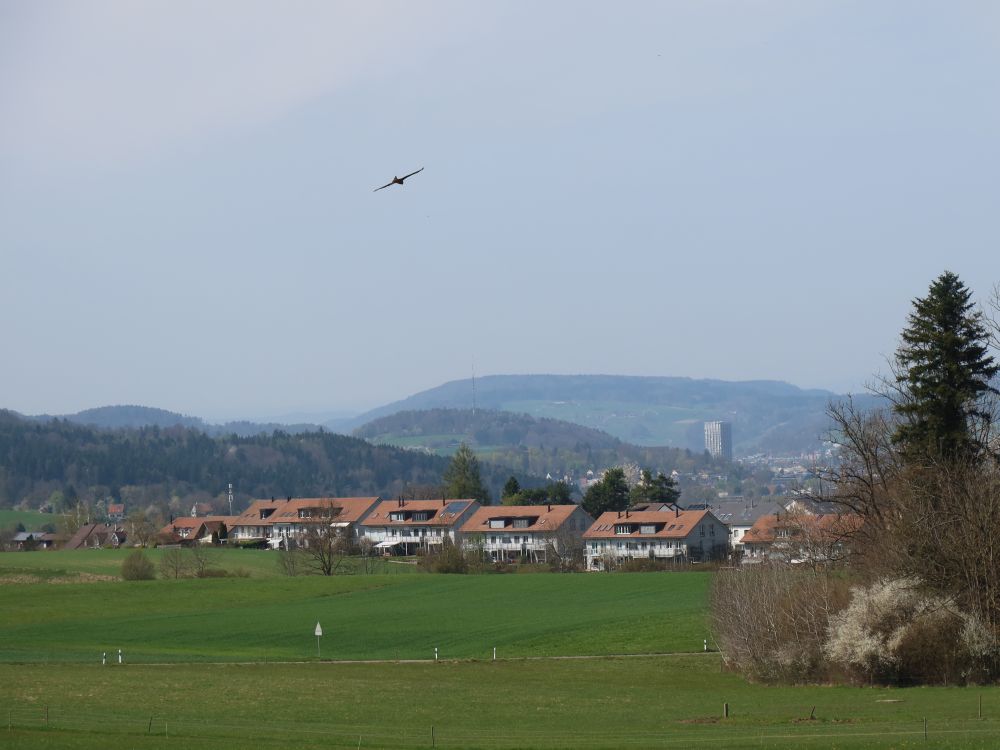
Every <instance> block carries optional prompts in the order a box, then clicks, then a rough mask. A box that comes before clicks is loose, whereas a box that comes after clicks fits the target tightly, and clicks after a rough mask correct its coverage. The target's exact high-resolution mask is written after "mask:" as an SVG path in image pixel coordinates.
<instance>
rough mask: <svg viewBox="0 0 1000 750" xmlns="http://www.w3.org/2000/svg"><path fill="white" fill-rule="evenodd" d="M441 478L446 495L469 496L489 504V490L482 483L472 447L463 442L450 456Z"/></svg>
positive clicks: (477, 460)
mask: <svg viewBox="0 0 1000 750" xmlns="http://www.w3.org/2000/svg"><path fill="white" fill-rule="evenodd" d="M443 479H444V491H445V494H446V495H447V496H448V497H454V498H471V499H473V500H478V501H479V502H481V503H482V504H483V505H489V504H490V493H489V490H487V489H486V485H484V484H483V478H482V475H481V474H480V472H479V459H478V458H476V454H475V453H474V452H473V451H472V448H470V447H469V446H467V445H466V444H465V443H462V444H461V445H460V446H459V447H458V450H457V451H455V455H454V456H452V457H451V463H450V464H448V468H447V469H445V472H444V477H443Z"/></svg>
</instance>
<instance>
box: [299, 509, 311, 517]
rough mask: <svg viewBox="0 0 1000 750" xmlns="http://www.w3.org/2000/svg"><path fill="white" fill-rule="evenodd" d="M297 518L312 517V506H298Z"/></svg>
mask: <svg viewBox="0 0 1000 750" xmlns="http://www.w3.org/2000/svg"><path fill="white" fill-rule="evenodd" d="M299 518H312V508H299Z"/></svg>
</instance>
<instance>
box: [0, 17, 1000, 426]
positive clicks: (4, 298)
mask: <svg viewBox="0 0 1000 750" xmlns="http://www.w3.org/2000/svg"><path fill="white" fill-rule="evenodd" d="M998 89H1000V4H997V3H995V2H989V1H984V2H965V1H963V0H955V1H951V2H921V1H920V0H901V1H899V2H891V1H889V0H885V1H880V2H871V0H862V1H860V2H851V1H850V0H839V1H837V2H823V1H822V0H816V1H814V2H810V1H803V0H784V1H783V0H732V1H728V2H722V1H720V0H697V1H695V0H689V1H684V2H682V1H680V0H675V1H674V2H648V3H644V2H615V3H609V2H593V3H591V2H583V1H581V0H573V1H572V2H560V1H558V0H549V1H547V2H544V3H538V2H530V1H525V2H518V1H514V0H512V1H511V2H488V1H487V0H483V1H481V2H474V3H472V2H464V1H456V2H446V1H441V2H413V1H401V2H383V1H379V0H366V2H364V3H362V2H351V3H345V2H333V1H322V2H319V1H317V2H302V1H298V2H296V1H291V2H288V1H284V2H280V3H279V2H259V1H257V0H211V1H210V2H203V1H202V0H198V1H194V0H139V1H135V0H122V1H120V2H111V1H107V2H99V1H97V0H90V1H88V0H80V1H79V2H72V1H70V0H64V1H61V2H55V1H51V0H5V1H4V2H2V3H0V113H2V115H0V320H2V321H3V328H4V332H3V336H2V337H0V347H2V349H0V350H2V351H3V354H4V356H3V364H2V366H0V408H10V409H15V410H17V411H20V412H23V413H29V414H35V413H56V414H57V413H70V412H75V411H78V410H80V409H84V408H90V407H95V406H101V405H108V404H143V405H147V406H156V407H160V408H165V409H170V410H173V411H179V412H182V413H185V414H192V415H197V416H201V417H204V418H208V419H233V418H266V417H274V416H277V415H288V414H293V413H295V414H311V413H332V412H338V411H357V410H363V409H366V408H370V407H374V406H377V405H380V404H382V403H386V402H388V401H392V400H395V399H399V398H402V397H405V396H407V395H409V394H412V393H414V392H417V391H420V390H424V389H426V388H431V387H433V386H436V385H439V384H440V383H442V382H445V381H448V380H454V379H458V378H465V377H469V376H470V375H471V374H472V372H473V370H474V371H475V372H476V374H477V375H486V374H502V373H574V374H575V373H603V374H626V375H674V376H689V377H694V378H718V379H724V380H750V379H774V380H784V381H788V382H791V383H794V384H796V385H799V386H802V387H807V388H827V389H830V390H834V391H838V392H845V391H853V392H857V391H859V390H862V389H863V387H864V385H865V383H866V382H869V381H870V380H871V378H872V376H873V374H875V373H877V372H884V371H885V369H886V361H887V358H888V357H890V356H891V354H892V352H893V351H894V350H895V348H896V346H897V344H898V340H899V332H900V330H901V329H902V327H903V326H904V325H905V323H906V316H907V313H908V312H909V310H910V307H911V303H912V300H913V299H914V298H916V297H919V296H922V295H923V294H925V293H926V291H927V288H928V286H929V284H930V283H931V282H932V281H933V279H934V278H936V277H937V276H938V275H939V274H940V273H942V272H943V271H944V270H946V269H947V270H951V271H954V272H956V273H958V274H959V276H960V277H961V278H962V280H963V281H964V282H965V283H966V284H967V285H968V286H969V287H970V288H971V289H972V290H973V292H974V293H975V296H976V298H977V299H980V300H985V299H986V298H987V297H988V296H989V293H990V291H991V289H992V288H993V286H994V285H995V284H996V283H997V282H1000V262H998V260H997V258H998V257H1000V254H998V252H997V249H998V247H1000V243H998V239H1000V210H998V204H1000V95H998ZM421 167H423V168H424V171H423V172H421V173H420V174H418V175H416V176H415V177H413V178H411V179H410V180H408V181H407V182H406V184H405V185H404V186H403V187H399V186H393V187H391V188H388V189H386V190H382V191H379V192H373V189H374V188H375V187H378V186H379V185H382V184H384V183H386V182H388V181H389V180H390V179H391V178H392V177H393V176H394V175H404V174H406V173H408V172H412V171H413V170H415V169H418V168H421Z"/></svg>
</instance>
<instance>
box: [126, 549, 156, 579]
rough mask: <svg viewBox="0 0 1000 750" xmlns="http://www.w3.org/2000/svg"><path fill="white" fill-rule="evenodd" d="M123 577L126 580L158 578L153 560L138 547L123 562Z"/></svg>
mask: <svg viewBox="0 0 1000 750" xmlns="http://www.w3.org/2000/svg"><path fill="white" fill-rule="evenodd" d="M122 578H123V579H124V580H126V581H151V580H153V579H154V578H156V568H155V566H154V565H153V561H152V560H150V559H149V558H148V557H146V555H145V553H144V552H143V551H142V550H141V549H137V550H135V551H134V552H132V553H130V554H129V556H128V557H126V558H125V560H124V561H123V562H122Z"/></svg>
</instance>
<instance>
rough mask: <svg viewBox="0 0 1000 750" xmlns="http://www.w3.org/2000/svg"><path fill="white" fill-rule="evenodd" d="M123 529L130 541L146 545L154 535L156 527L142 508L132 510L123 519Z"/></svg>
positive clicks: (141, 545)
mask: <svg viewBox="0 0 1000 750" xmlns="http://www.w3.org/2000/svg"><path fill="white" fill-rule="evenodd" d="M125 530H126V531H127V532H128V538H129V540H130V541H132V542H134V543H135V544H136V545H138V546H140V547H147V546H149V542H150V541H151V540H152V539H153V537H154V536H155V535H156V531H157V528H156V525H155V524H154V523H153V521H152V520H151V519H150V517H149V514H147V513H146V512H145V511H142V510H134V511H132V512H131V513H129V515H128V518H127V519H126V521H125Z"/></svg>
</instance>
